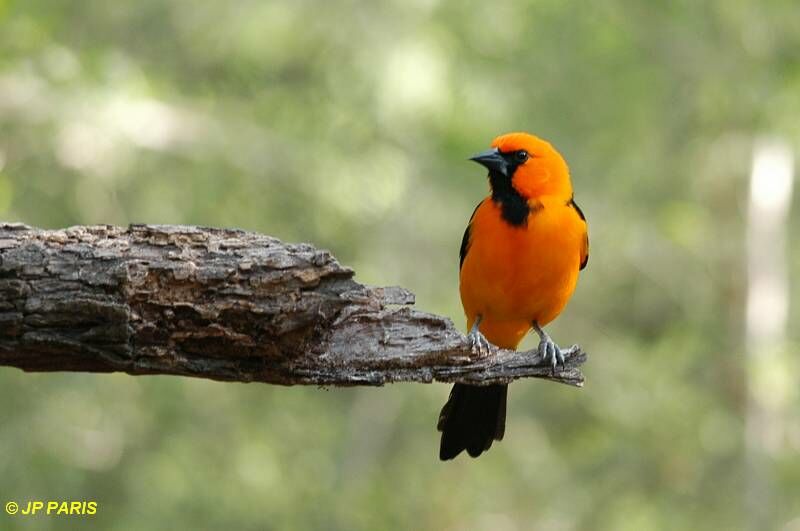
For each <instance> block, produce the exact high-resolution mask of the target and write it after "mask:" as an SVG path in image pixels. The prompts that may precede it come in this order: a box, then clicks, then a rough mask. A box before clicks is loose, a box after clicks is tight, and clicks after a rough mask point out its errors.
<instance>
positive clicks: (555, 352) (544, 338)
mask: <svg viewBox="0 0 800 531" xmlns="http://www.w3.org/2000/svg"><path fill="white" fill-rule="evenodd" d="M533 329H534V330H535V331H536V333H537V334H539V355H540V356H541V357H542V360H544V362H545V363H547V364H549V365H552V367H553V370H555V369H556V368H557V367H558V364H559V363H560V364H561V365H562V366H563V365H564V356H565V355H570V354H573V353H574V352H576V351H577V350H578V345H572V346H571V347H569V348H565V349H562V348H561V347H559V346H558V345H556V344H555V343H554V342H553V340H552V339H550V336H549V335H547V332H545V331H544V330H542V327H540V326H539V324H538V323H535V322H534V323H533Z"/></svg>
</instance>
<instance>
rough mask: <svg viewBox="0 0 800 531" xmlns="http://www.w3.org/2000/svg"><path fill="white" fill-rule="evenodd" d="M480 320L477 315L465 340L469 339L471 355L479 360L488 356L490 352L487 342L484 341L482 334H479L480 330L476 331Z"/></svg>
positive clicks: (480, 317)
mask: <svg viewBox="0 0 800 531" xmlns="http://www.w3.org/2000/svg"><path fill="white" fill-rule="evenodd" d="M482 320H483V316H481V315H478V317H477V318H476V319H475V323H474V324H473V325H472V328H471V329H470V331H469V334H467V339H469V342H470V345H471V347H472V353H473V354H475V355H477V356H478V357H479V358H483V357H485V356H488V355H489V354H490V353H491V352H492V349H491V347H490V346H489V340H488V339H486V337H485V336H484V335H483V334H481V332H480V330H478V327H479V326H480V324H481V321H482Z"/></svg>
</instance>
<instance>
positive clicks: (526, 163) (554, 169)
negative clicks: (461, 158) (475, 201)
mask: <svg viewBox="0 0 800 531" xmlns="http://www.w3.org/2000/svg"><path fill="white" fill-rule="evenodd" d="M470 160H474V161H475V162H477V163H478V164H482V165H483V166H485V167H486V168H487V169H488V170H489V182H490V183H491V186H492V191H493V193H495V194H498V193H500V194H502V193H504V192H511V191H512V190H513V191H515V192H516V193H517V194H519V195H520V196H522V197H523V198H524V199H525V200H526V201H527V200H536V199H539V198H541V197H545V196H554V197H563V198H564V199H565V200H566V199H569V198H570V197H571V196H572V184H571V183H570V179H569V168H567V163H566V162H565V161H564V158H563V157H562V156H561V154H560V153H559V152H558V151H556V149H555V148H554V147H553V146H552V145H550V143H549V142H547V141H545V140H542V139H541V138H539V137H537V136H534V135H531V134H528V133H508V134H505V135H501V136H498V137H497V138H495V139H494V140H493V141H492V148H491V149H489V150H487V151H484V152H482V153H478V154H477V155H475V156H473V157H471V158H470Z"/></svg>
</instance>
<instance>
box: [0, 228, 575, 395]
mask: <svg viewBox="0 0 800 531" xmlns="http://www.w3.org/2000/svg"><path fill="white" fill-rule="evenodd" d="M413 303H414V296H413V294H412V293H410V292H409V291H407V290H405V289H403V288H397V287H393V288H375V287H369V286H364V285H361V284H359V283H357V282H356V281H354V280H353V271H352V270H351V269H349V268H347V267H343V266H341V265H340V264H339V263H338V262H337V261H336V260H335V259H334V257H333V256H331V254H330V253H328V252H327V251H322V250H318V249H316V248H314V247H312V246H310V245H307V244H297V245H296V244H285V243H282V242H280V241H279V240H277V239H275V238H272V237H269V236H264V235H260V234H255V233H252V232H245V231H241V230H228V229H214V228H204V227H193V226H164V225H132V226H130V227H129V228H127V229H125V228H120V227H113V226H86V227H84V226H80V227H71V228H68V229H63V230H39V229H34V228H31V227H28V226H25V225H21V224H0V365H6V366H11V367H18V368H20V369H23V370H25V371H89V372H112V371H122V372H126V373H128V374H133V375H140V374H175V375H185V376H196V377H203V378H211V379H214V380H229V381H241V382H251V381H259V382H268V383H274V384H283V385H295V384H317V385H337V386H338V385H342V386H345V385H382V384H385V383H388V382H399V381H416V382H431V381H433V380H438V381H442V382H463V383H471V384H479V385H486V384H492V383H499V382H509V381H511V380H514V379H516V378H523V377H539V378H545V379H549V380H553V381H557V382H562V383H567V384H571V385H577V386H580V385H582V383H583V375H582V374H581V372H580V370H579V366H580V365H581V364H582V363H583V362H584V361H585V360H586V355H585V354H584V353H583V352H578V353H576V354H574V355H571V356H569V357H568V358H567V361H566V366H565V367H559V368H558V369H557V370H555V371H553V370H552V369H551V368H549V367H547V366H545V365H544V364H542V360H541V359H540V357H539V356H538V355H536V354H533V353H520V352H511V351H503V350H500V351H494V352H492V354H490V355H489V356H486V357H477V356H475V355H474V354H473V353H472V352H471V349H470V346H469V344H468V342H467V339H466V338H465V336H464V335H462V334H461V333H460V332H458V331H457V330H456V328H455V327H454V326H453V323H452V322H451V321H450V320H449V319H447V318H444V317H440V316H437V315H432V314H428V313H424V312H420V311H417V310H415V309H413V308H412V307H410V305H412V304H413Z"/></svg>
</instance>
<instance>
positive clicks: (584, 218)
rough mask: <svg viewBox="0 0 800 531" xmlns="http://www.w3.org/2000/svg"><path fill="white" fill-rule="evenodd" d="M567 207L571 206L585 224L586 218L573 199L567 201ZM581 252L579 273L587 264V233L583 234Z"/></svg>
mask: <svg viewBox="0 0 800 531" xmlns="http://www.w3.org/2000/svg"><path fill="white" fill-rule="evenodd" d="M567 206H571V207H572V208H574V209H575V212H577V213H578V215H579V216H580V218H581V219H582V220H583V222H584V223H586V216H584V215H583V210H581V207H579V206H578V203H576V202H575V198H571V199H570V200H569V202H568V203H567ZM582 251H583V252H582V253H581V254H582V255H583V257H582V259H581V268H580V270H581V271H583V269H584V268H585V267H586V264H588V263H589V233H588V232H585V233H583V249H582Z"/></svg>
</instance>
